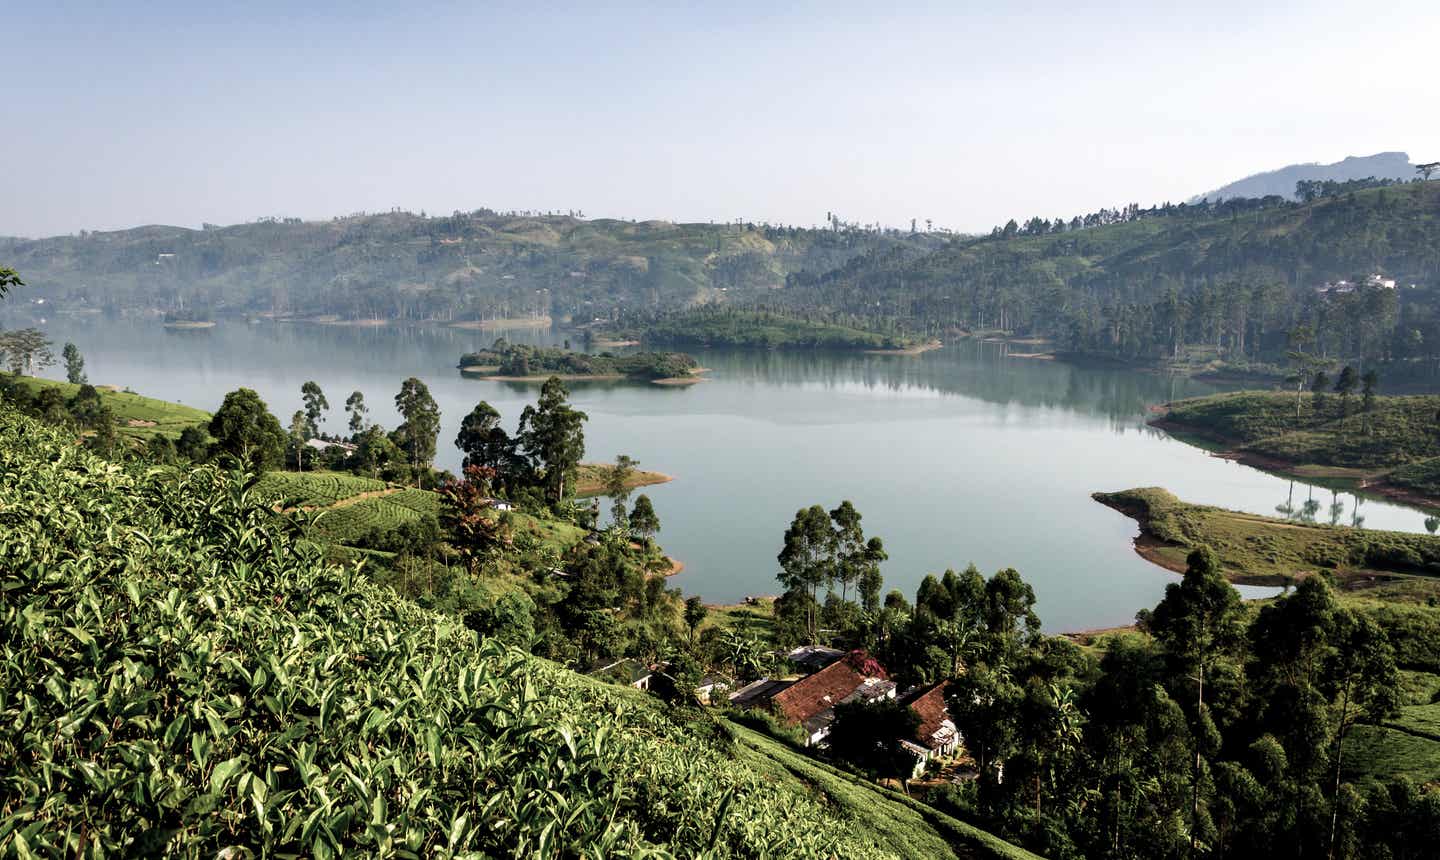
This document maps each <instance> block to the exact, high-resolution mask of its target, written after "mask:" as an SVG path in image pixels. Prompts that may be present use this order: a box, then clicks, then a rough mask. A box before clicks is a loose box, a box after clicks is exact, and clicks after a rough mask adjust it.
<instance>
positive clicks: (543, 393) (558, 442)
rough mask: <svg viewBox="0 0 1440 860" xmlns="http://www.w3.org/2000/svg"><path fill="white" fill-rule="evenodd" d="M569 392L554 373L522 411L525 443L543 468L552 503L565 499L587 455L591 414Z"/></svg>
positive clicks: (522, 444)
mask: <svg viewBox="0 0 1440 860" xmlns="http://www.w3.org/2000/svg"><path fill="white" fill-rule="evenodd" d="M569 396H570V392H569V391H567V390H566V389H565V384H564V383H563V382H561V381H560V378H559V377H556V376H552V377H550V378H549V379H547V380H545V384H544V385H543V386H542V387H541V389H540V399H539V400H538V401H537V402H536V404H535V405H534V406H526V407H525V411H524V412H522V413H520V430H519V434H518V435H519V438H520V444H521V447H522V448H523V449H524V450H525V453H526V454H527V455H528V456H529V457H530V458H531V459H532V460H533V461H534V462H535V463H536V464H537V465H538V466H540V468H541V469H542V470H543V471H542V481H543V483H544V486H545V493H546V497H547V498H548V499H549V500H550V502H551V504H559V503H560V502H561V501H563V500H564V499H565V495H566V492H567V491H568V490H569V488H570V481H571V479H572V478H573V476H574V475H575V472H576V470H577V469H578V468H579V466H580V459H581V458H582V457H584V456H585V429H584V423H585V421H586V420H587V419H588V418H589V416H588V415H586V414H585V413H584V412H581V411H580V410H578V409H575V408H574V407H572V406H571V405H570V403H569V401H568V399H567V398H568V397H569Z"/></svg>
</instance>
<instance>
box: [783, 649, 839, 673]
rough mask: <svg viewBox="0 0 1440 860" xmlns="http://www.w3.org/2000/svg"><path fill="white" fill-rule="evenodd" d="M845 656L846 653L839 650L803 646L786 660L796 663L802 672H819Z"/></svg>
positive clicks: (789, 654) (786, 656)
mask: <svg viewBox="0 0 1440 860" xmlns="http://www.w3.org/2000/svg"><path fill="white" fill-rule="evenodd" d="M844 656H845V652H844V651H841V650H840V649H839V648H827V647H825V646H824V645H801V646H800V647H799V648H796V649H795V650H793V651H791V652H790V653H788V654H786V655H785V659H787V660H789V661H790V662H791V663H794V664H795V665H796V666H798V667H799V668H800V669H801V670H802V671H805V672H819V671H820V670H821V669H824V668H825V667H826V666H829V665H830V664H831V663H834V662H835V661H836V660H839V659H840V658H841V657H844Z"/></svg>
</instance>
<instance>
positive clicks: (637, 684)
mask: <svg viewBox="0 0 1440 860" xmlns="http://www.w3.org/2000/svg"><path fill="white" fill-rule="evenodd" d="M590 674H591V675H594V676H596V677H598V678H604V679H605V680H607V681H616V682H618V683H621V684H627V685H629V686H631V687H634V688H635V689H637V690H647V691H648V690H649V689H650V685H651V684H652V683H654V681H655V678H656V676H657V675H659V674H660V672H659V670H658V669H657V668H653V667H651V666H647V665H646V664H644V663H642V662H640V661H639V660H634V659H630V658H626V659H624V660H616V661H615V662H614V663H611V664H609V665H608V666H601V667H600V668H599V669H596V670H595V671H594V672H591V673H590Z"/></svg>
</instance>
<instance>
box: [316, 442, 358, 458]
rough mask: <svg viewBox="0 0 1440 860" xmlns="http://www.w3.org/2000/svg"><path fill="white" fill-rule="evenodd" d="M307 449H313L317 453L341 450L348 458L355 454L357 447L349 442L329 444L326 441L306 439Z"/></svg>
mask: <svg viewBox="0 0 1440 860" xmlns="http://www.w3.org/2000/svg"><path fill="white" fill-rule="evenodd" d="M305 447H307V448H313V449H315V450H316V451H328V450H329V449H331V448H339V449H340V450H342V451H344V452H345V456H346V457H348V456H350V455H351V454H353V453H355V446H354V445H351V444H350V443H349V442H328V441H326V440H324V439H306V440H305Z"/></svg>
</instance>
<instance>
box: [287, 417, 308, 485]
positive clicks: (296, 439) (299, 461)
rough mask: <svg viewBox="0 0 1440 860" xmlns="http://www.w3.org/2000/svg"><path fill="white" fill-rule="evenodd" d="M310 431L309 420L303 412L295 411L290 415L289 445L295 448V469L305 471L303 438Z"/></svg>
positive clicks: (304, 438)
mask: <svg viewBox="0 0 1440 860" xmlns="http://www.w3.org/2000/svg"><path fill="white" fill-rule="evenodd" d="M309 432H310V422H309V421H308V420H307V419H306V417H305V413H304V412H301V411H299V410H298V409H297V410H296V411H295V414H294V415H292V416H290V447H291V448H293V449H295V469H296V470H297V471H300V472H303V471H305V440H306V439H307V438H308V435H309Z"/></svg>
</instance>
